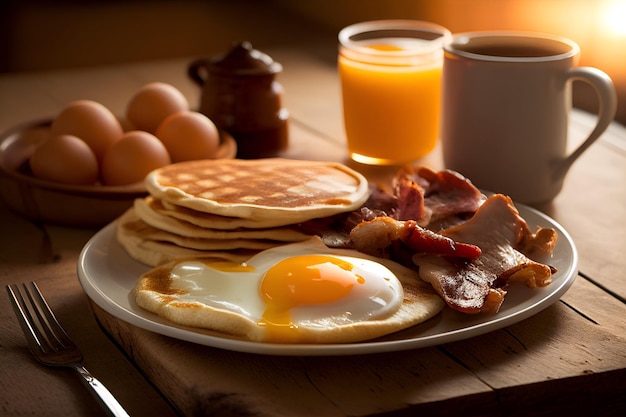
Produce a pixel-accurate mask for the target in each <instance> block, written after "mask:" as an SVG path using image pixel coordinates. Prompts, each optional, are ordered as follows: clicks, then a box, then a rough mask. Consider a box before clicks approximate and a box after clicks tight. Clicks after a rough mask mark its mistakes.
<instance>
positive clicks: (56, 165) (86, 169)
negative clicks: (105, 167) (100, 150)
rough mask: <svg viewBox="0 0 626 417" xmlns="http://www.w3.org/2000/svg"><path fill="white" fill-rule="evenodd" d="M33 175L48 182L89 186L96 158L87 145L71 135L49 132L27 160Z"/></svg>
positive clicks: (94, 178) (94, 177)
mask: <svg viewBox="0 0 626 417" xmlns="http://www.w3.org/2000/svg"><path fill="white" fill-rule="evenodd" d="M29 164H30V169H31V171H32V173H33V175H34V176H35V177H37V178H41V179H44V180H48V181H54V182H58V183H63V184H73V185H92V184H95V183H96V182H97V180H98V160H97V159H96V155H95V154H94V153H93V151H92V150H91V148H90V147H89V146H88V145H87V144H86V143H85V142H84V141H82V140H81V139H79V138H77V137H76V136H72V135H53V136H50V137H49V138H48V139H46V140H45V141H44V142H43V143H42V144H41V145H39V146H38V147H37V148H36V149H35V151H34V152H33V154H32V155H31V157H30V160H29Z"/></svg>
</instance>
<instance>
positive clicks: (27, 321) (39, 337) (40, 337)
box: [7, 282, 128, 417]
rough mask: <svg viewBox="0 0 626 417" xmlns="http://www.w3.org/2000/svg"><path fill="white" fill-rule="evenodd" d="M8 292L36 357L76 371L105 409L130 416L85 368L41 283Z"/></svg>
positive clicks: (49, 363)
mask: <svg viewBox="0 0 626 417" xmlns="http://www.w3.org/2000/svg"><path fill="white" fill-rule="evenodd" d="M7 291H8V293H9V298H10V299H11V304H13V309H14V310H15V314H16V316H17V318H18V321H19V323H20V326H21V327H22V330H23V331H24V335H25V336H26V340H27V341H28V346H29V347H30V350H31V352H32V353H33V355H34V356H35V358H36V359H37V360H38V361H39V362H41V363H42V364H44V365H49V366H64V367H69V368H72V369H74V370H75V371H77V372H78V373H79V374H80V376H81V377H82V380H83V382H84V383H85V385H87V387H89V388H91V390H92V392H93V393H95V394H96V395H95V398H96V399H97V400H98V401H99V402H100V403H101V404H102V406H103V407H104V408H105V410H107V411H108V412H109V413H110V414H111V415H112V416H115V417H118V416H128V413H126V411H125V410H124V408H122V406H121V405H120V403H118V402H117V400H116V399H115V397H113V395H112V394H111V393H110V392H109V390H108V389H106V387H105V386H104V385H102V384H101V383H100V381H98V380H97V379H96V378H94V377H93V376H92V375H91V374H90V373H89V371H87V369H85V367H84V366H83V364H82V361H83V355H82V354H81V352H80V350H79V349H78V347H77V346H76V345H75V344H74V342H72V340H71V339H70V337H69V336H68V335H67V333H66V332H65V330H63V327H61V325H60V324H59V322H58V321H57V319H56V317H55V316H54V314H53V313H52V310H50V307H49V306H48V303H47V302H46V300H45V299H44V298H43V295H42V294H41V291H39V288H38V287H37V284H35V283H34V282H31V283H30V285H27V284H22V285H21V288H20V286H19V285H8V286H7Z"/></svg>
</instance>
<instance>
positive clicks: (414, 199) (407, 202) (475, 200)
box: [393, 166, 485, 229]
mask: <svg viewBox="0 0 626 417" xmlns="http://www.w3.org/2000/svg"><path fill="white" fill-rule="evenodd" d="M393 190H394V193H395V195H396V197H397V199H398V203H397V205H398V207H397V210H396V211H395V213H394V216H393V217H394V218H395V219H397V220H415V221H416V222H417V223H418V224H419V225H420V226H423V227H429V228H430V229H435V228H437V227H436V226H434V225H435V223H442V222H444V220H446V219H448V218H450V217H452V216H455V215H459V214H461V215H462V214H470V215H471V214H473V213H474V212H475V211H476V210H477V209H478V207H480V205H481V204H482V203H483V201H484V199H485V197H484V195H483V194H482V193H481V192H480V190H478V189H477V188H476V187H475V186H474V185H473V184H472V183H471V182H470V181H469V180H468V179H467V178H465V177H463V176H462V175H460V174H459V173H457V172H454V171H451V170H443V171H439V172H435V171H433V170H431V169H429V168H426V167H419V168H417V169H415V168H414V167H412V166H405V167H403V168H402V169H400V170H399V171H398V173H397V174H396V176H395V177H394V179H393ZM461 220H463V219H461Z"/></svg>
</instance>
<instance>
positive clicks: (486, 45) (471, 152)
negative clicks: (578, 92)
mask: <svg viewBox="0 0 626 417" xmlns="http://www.w3.org/2000/svg"><path fill="white" fill-rule="evenodd" d="M579 55H580V48H579V47H578V45H577V44H576V43H575V42H573V41H571V40H569V39H566V38H563V37H559V36H554V35H548V34H538V33H532V32H513V31H503V32H470V33H461V34H456V35H454V36H453V38H452V41H451V42H449V43H448V44H446V45H445V46H444V66H443V84H442V125H441V142H442V150H443V157H444V163H445V166H446V168H449V169H453V170H455V171H458V172H459V173H461V174H463V175H465V176H466V177H468V178H469V179H470V180H471V181H472V182H473V183H474V184H475V185H476V186H478V187H480V188H482V189H484V190H488V191H492V192H498V193H503V194H507V195H509V196H511V197H512V198H513V199H514V200H515V201H518V202H521V203H527V204H539V203H544V202H548V201H550V200H552V199H553V198H554V197H555V196H556V195H557V194H558V193H559V192H560V190H561V188H562V185H563V180H564V178H565V175H566V173H567V171H568V170H569V168H570V166H571V165H572V163H573V162H574V161H575V160H576V159H577V158H578V157H579V156H580V155H581V154H582V153H583V152H584V151H585V150H586V149H587V148H588V147H589V146H590V145H591V144H592V143H593V142H594V141H595V140H596V139H598V138H599V137H600V135H601V134H602V133H603V132H604V130H606V128H607V127H608V125H609V124H610V123H611V121H612V119H613V117H614V115H615V111H616V107H617V97H616V93H615V88H614V86H613V83H612V81H611V79H610V78H609V77H608V76H607V75H606V74H605V73H604V72H602V71H600V70H599V69H596V68H591V67H579V66H576V65H577V63H578V59H579ZM574 80H581V81H584V82H587V83H589V84H590V85H591V86H592V87H593V88H594V90H595V91H596V92H597V95H598V101H599V104H600V105H599V113H598V121H597V124H596V127H595V129H594V130H593V131H592V132H591V134H590V135H589V137H588V138H587V139H585V140H584V141H583V142H582V143H581V144H580V145H579V146H578V148H577V149H576V150H575V151H574V152H572V153H568V152H567V132H568V115H569V112H570V109H571V106H572V98H571V96H572V90H571V84H572V81H574Z"/></svg>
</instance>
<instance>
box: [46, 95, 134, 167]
mask: <svg viewBox="0 0 626 417" xmlns="http://www.w3.org/2000/svg"><path fill="white" fill-rule="evenodd" d="M50 129H51V131H52V134H53V135H73V136H76V137H78V138H80V139H82V140H83V141H84V142H85V143H86V144H87V145H89V147H90V148H91V150H92V151H93V153H94V154H95V155H96V158H98V160H99V161H101V160H102V157H103V156H104V153H105V151H106V150H107V149H108V148H109V147H111V145H113V144H114V143H115V142H116V141H118V140H119V138H120V137H121V136H122V134H123V133H124V132H123V129H122V126H121V124H120V122H119V121H118V120H117V118H116V117H115V115H113V113H111V111H110V110H109V109H107V108H106V107H105V106H103V105H102V104H100V103H97V102H95V101H91V100H76V101H73V102H71V103H69V104H68V105H67V106H65V108H63V110H61V112H60V113H59V114H58V115H57V117H56V118H55V119H54V120H53V121H52V125H51V127H50Z"/></svg>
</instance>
